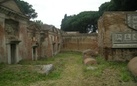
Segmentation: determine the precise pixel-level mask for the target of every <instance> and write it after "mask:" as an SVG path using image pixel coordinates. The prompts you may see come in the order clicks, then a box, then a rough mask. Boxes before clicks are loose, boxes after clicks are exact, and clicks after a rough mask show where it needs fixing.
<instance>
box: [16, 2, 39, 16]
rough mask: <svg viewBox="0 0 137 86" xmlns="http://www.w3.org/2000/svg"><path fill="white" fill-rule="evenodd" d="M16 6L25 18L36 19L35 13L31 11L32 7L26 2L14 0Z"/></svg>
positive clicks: (33, 10)
mask: <svg viewBox="0 0 137 86" xmlns="http://www.w3.org/2000/svg"><path fill="white" fill-rule="evenodd" d="M16 2H17V4H18V5H19V6H20V7H21V9H22V10H23V12H24V13H25V15H26V16H28V17H30V18H32V19H34V18H36V17H37V13H36V12H35V9H33V8H32V7H33V6H32V5H30V4H29V3H28V2H25V1H22V0H16Z"/></svg>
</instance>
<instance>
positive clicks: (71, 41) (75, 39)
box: [62, 33, 98, 51]
mask: <svg viewBox="0 0 137 86" xmlns="http://www.w3.org/2000/svg"><path fill="white" fill-rule="evenodd" d="M87 49H92V50H95V51H97V50H98V45H97V34H96V33H93V34H75V35H74V34H64V35H63V46H62V51H83V50H87Z"/></svg>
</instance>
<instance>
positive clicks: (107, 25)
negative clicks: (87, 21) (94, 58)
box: [98, 12, 137, 61]
mask: <svg viewBox="0 0 137 86" xmlns="http://www.w3.org/2000/svg"><path fill="white" fill-rule="evenodd" d="M128 15H131V16H133V15H137V13H136V12H105V13H104V14H103V16H102V17H101V18H100V19H99V21H98V46H99V53H100V54H101V55H102V56H104V57H105V59H106V60H110V61H126V60H130V59H131V58H133V57H135V56H136V55H137V54H136V53H137V47H136V42H137V31H136V29H134V27H133V28H132V27H130V26H129V24H128V23H130V21H134V20H133V18H132V17H131V18H130V16H128ZM135 21H136V20H135ZM131 23H132V22H131ZM132 25H133V26H134V25H135V26H136V24H132Z"/></svg>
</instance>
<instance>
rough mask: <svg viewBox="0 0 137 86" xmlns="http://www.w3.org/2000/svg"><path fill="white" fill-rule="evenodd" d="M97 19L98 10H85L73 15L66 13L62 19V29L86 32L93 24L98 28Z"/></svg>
mask: <svg viewBox="0 0 137 86" xmlns="http://www.w3.org/2000/svg"><path fill="white" fill-rule="evenodd" d="M97 19H98V14H97V11H84V12H81V13H79V14H77V15H72V16H67V14H65V16H64V19H62V24H61V29H62V30H63V31H79V32H80V33H86V32H87V31H88V28H89V27H91V26H93V27H94V28H96V26H97Z"/></svg>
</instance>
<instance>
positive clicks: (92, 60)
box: [84, 58, 97, 65]
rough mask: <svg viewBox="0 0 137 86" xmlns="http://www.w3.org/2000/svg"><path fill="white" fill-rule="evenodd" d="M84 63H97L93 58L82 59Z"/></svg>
mask: <svg viewBox="0 0 137 86" xmlns="http://www.w3.org/2000/svg"><path fill="white" fill-rule="evenodd" d="M84 64H85V65H94V64H97V61H96V60H95V59H94V58H86V59H85V60H84Z"/></svg>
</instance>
